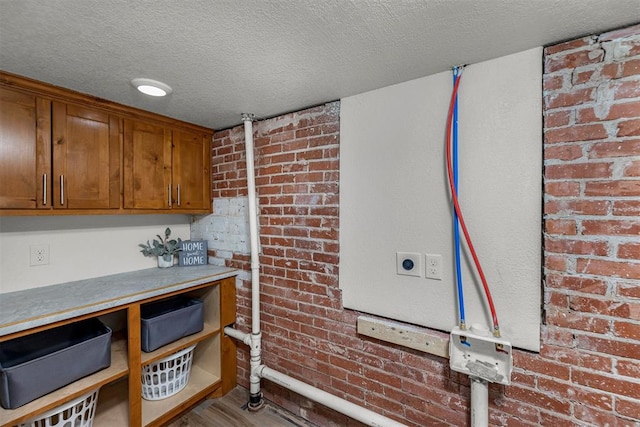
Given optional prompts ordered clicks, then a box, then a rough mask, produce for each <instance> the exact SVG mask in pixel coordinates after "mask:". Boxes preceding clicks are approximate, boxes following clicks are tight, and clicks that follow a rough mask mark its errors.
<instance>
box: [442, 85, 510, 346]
mask: <svg viewBox="0 0 640 427" xmlns="http://www.w3.org/2000/svg"><path fill="white" fill-rule="evenodd" d="M461 79H462V75H460V76H458V78H457V79H456V84H455V85H454V86H453V93H452V94H451V103H450V104H449V113H448V114H447V139H446V141H447V146H446V154H447V175H448V178H449V189H450V190H451V198H452V199H453V207H454V209H455V210H456V214H457V215H458V222H459V223H460V227H461V228H462V233H463V234H464V238H465V240H466V241H467V245H468V247H469V252H471V256H472V257H473V262H474V264H475V265H476V270H478V274H479V275H480V280H481V281H482V286H483V287H484V294H485V295H486V297H487V302H488V304H489V310H491V317H492V318H493V334H494V335H495V336H496V337H499V336H500V326H499V324H498V315H497V314H496V308H495V306H494V305H493V298H491V291H490V290H489V285H488V284H487V278H486V277H485V275H484V271H483V270H482V266H481V265H480V260H479V259H478V255H477V254H476V250H475V248H474V247H473V243H472V242H471V237H470V236H469V230H467V226H466V224H465V223H464V218H463V216H462V210H461V209H460V203H459V202H458V194H457V193H456V189H455V185H454V181H453V166H452V163H451V126H452V124H453V110H454V106H455V103H456V97H457V96H458V86H460V80H461Z"/></svg>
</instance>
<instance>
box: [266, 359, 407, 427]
mask: <svg viewBox="0 0 640 427" xmlns="http://www.w3.org/2000/svg"><path fill="white" fill-rule="evenodd" d="M258 375H259V376H260V377H261V378H264V379H266V380H269V381H272V382H274V383H276V384H278V385H280V386H282V387H284V388H286V389H289V390H291V391H293V392H296V393H298V394H299V395H301V396H304V397H306V398H308V399H311V400H313V401H315V402H318V403H320V404H322V405H324V406H326V407H328V408H331V409H334V410H336V411H338V412H340V413H342V414H344V415H346V416H348V417H351V418H353V419H355V420H358V421H360V422H362V423H364V424H366V425H368V426H372V427H406V426H405V425H404V424H401V423H399V422H397V421H394V420H392V419H391V418H387V417H385V416H383V415H380V414H377V413H375V412H373V411H370V410H368V409H366V408H363V407H362V406H358V405H356V404H355V403H351V402H349V401H347V400H344V399H342V398H340V397H337V396H334V395H332V394H329V393H327V392H326V391H323V390H320V389H319V388H317V387H314V386H311V385H309V384H306V383H303V382H302V381H299V380H297V379H295V378H292V377H290V376H288V375H285V374H282V373H280V372H277V371H275V370H273V369H271V368H269V367H267V366H264V365H262V366H260V367H259V368H258Z"/></svg>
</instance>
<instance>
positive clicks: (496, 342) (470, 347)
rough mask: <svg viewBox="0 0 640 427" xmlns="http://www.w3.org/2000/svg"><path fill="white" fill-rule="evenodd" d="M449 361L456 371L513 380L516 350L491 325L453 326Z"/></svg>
mask: <svg viewBox="0 0 640 427" xmlns="http://www.w3.org/2000/svg"><path fill="white" fill-rule="evenodd" d="M449 364H450V367H451V369H452V370H453V371H456V372H461V373H463V374H466V375H469V376H470V377H475V378H480V379H483V380H485V381H489V382H492V383H498V384H504V385H509V384H511V370H512V369H513V354H512V348H511V343H510V342H509V341H508V340H506V339H505V338H498V337H494V336H493V335H492V334H491V332H490V331H489V329H487V328H484V327H481V326H480V327H479V326H477V325H472V326H471V329H468V330H465V331H463V330H461V329H460V328H459V327H455V328H453V330H452V331H451V338H450V339H449Z"/></svg>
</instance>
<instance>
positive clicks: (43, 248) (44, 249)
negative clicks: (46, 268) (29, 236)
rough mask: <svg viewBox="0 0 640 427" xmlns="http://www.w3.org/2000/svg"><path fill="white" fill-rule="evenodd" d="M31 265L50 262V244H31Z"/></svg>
mask: <svg viewBox="0 0 640 427" xmlns="http://www.w3.org/2000/svg"><path fill="white" fill-rule="evenodd" d="M29 249H30V251H31V256H30V258H29V260H30V262H29V265H30V266H34V265H47V264H49V245H31V246H30V247H29Z"/></svg>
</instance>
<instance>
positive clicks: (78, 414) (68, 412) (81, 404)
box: [19, 389, 100, 427]
mask: <svg viewBox="0 0 640 427" xmlns="http://www.w3.org/2000/svg"><path fill="white" fill-rule="evenodd" d="M99 390H100V389H96V390H93V391H90V392H89V393H87V394H85V395H82V396H80V397H78V398H77V399H74V400H72V401H70V402H68V403H66V404H64V405H61V406H59V407H57V408H53V409H51V410H49V411H47V412H45V413H44V414H41V415H39V416H38V418H34V419H32V420H29V421H26V422H25V423H23V424H20V426H19V427H69V426H70V427H91V426H92V425H93V417H94V416H95V414H96V402H97V401H98V391H99Z"/></svg>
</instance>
